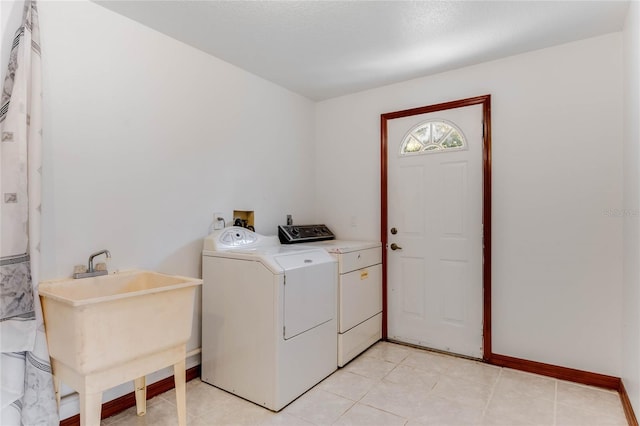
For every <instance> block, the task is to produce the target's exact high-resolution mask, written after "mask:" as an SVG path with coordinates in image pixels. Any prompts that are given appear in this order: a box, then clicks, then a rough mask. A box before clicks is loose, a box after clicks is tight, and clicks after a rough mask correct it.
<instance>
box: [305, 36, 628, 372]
mask: <svg viewBox="0 0 640 426" xmlns="http://www.w3.org/2000/svg"><path fill="white" fill-rule="evenodd" d="M621 67H622V52H621V35H620V34H611V35H606V36H602V37H598V38H594V39H589V40H584V41H580V42H576V43H571V44H567V45H562V46H558V47H553V48H549V49H544V50H540V51H535V52H531V53H527V54H523V55H519V56H513V57H510V58H506V59H503V60H498V61H494V62H490V63H485V64H481V65H477V66H473V67H468V68H464V69H460V70H457V71H452V72H447V73H443V74H440V75H435V76H431V77H425V78H420V79H416V80H411V81H407V82H404V83H400V84H395V85H390V86H386V87H382V88H378V89H374V90H369V91H365V92H361V93H358V94H354V95H350V96H344V97H341V98H335V99H330V100H327V101H324V102H320V103H318V104H317V107H316V132H317V133H316V134H317V148H316V151H317V152H316V175H317V177H316V179H317V194H316V195H317V203H318V213H317V214H318V217H320V218H323V220H324V221H325V222H326V223H327V225H328V226H329V227H331V228H332V229H333V230H334V231H335V232H336V233H337V234H338V236H340V237H341V238H379V237H380V235H379V234H380V230H379V223H380V222H379V221H380V214H379V210H380V183H379V180H380V166H379V163H380V160H379V159H380V149H379V145H380V130H379V129H380V114H381V113H385V112H391V111H397V110H401V109H406V108H411V107H418V106H423V105H430V104H434V103H439V102H444V101H449V100H455V99H462V98H467V97H472V96H477V95H484V94H491V95H492V126H493V131H492V136H493V159H492V160H493V162H492V167H493V188H492V190H493V222H492V237H493V253H492V256H493V258H492V260H493V262H492V268H493V283H492V285H493V330H492V331H493V352H494V353H499V354H504V355H510V356H514V357H519V358H525V359H529V360H534V361H539V362H545V363H550V364H556V365H561V366H566V367H572V368H577V369H581V370H587V371H593V372H598V373H604V374H611V375H614V376H619V375H620V364H621V360H620V358H621V356H620V346H621V343H622V341H621V314H620V308H621V306H622V300H621V294H622V290H621V280H622V272H621V271H622V263H621V258H622V220H621V219H620V218H619V217H611V216H610V215H608V213H609V212H611V211H612V210H610V209H620V208H621V203H622V193H621V188H622V131H621V126H622V68H621ZM614 213H615V212H614ZM354 224H355V226H353V225H354Z"/></svg>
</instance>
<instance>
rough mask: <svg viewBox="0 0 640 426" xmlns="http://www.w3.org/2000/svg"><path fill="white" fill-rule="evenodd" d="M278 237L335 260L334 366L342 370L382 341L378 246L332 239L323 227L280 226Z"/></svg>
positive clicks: (375, 242)
mask: <svg viewBox="0 0 640 426" xmlns="http://www.w3.org/2000/svg"><path fill="white" fill-rule="evenodd" d="M278 236H279V238H280V241H281V242H283V243H285V244H292V245H295V246H299V247H315V248H321V249H323V250H326V251H327V252H328V253H330V254H331V255H332V256H334V257H335V258H336V259H337V260H338V366H339V367H343V366H344V365H345V364H347V363H348V362H349V361H351V360H352V359H353V358H355V357H356V356H358V355H359V354H360V353H362V352H363V351H365V350H366V349H367V348H368V347H369V346H371V345H373V344H374V343H375V342H377V341H378V340H380V339H381V338H382V244H381V243H380V242H379V241H345V240H335V239H333V238H335V236H334V234H333V232H331V231H330V230H329V228H327V227H326V226H325V225H282V226H279V227H278Z"/></svg>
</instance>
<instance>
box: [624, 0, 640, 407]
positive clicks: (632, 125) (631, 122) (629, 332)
mask: <svg viewBox="0 0 640 426" xmlns="http://www.w3.org/2000/svg"><path fill="white" fill-rule="evenodd" d="M623 34H624V59H625V63H624V71H625V75H624V82H625V90H624V94H625V99H624V107H625V115H624V117H625V123H624V151H623V152H624V169H623V170H624V210H623V211H624V283H623V300H624V305H623V318H622V319H623V335H622V337H623V344H622V380H623V382H624V385H625V388H626V389H627V393H628V395H629V399H630V400H631V403H632V405H633V408H634V411H635V413H636V415H639V414H640V314H639V312H640V174H639V173H638V169H639V168H640V128H639V124H638V117H640V105H639V100H640V82H639V81H638V80H639V79H640V54H639V53H640V4H639V3H637V2H631V4H630V6H629V12H628V14H627V20H626V22H625V28H624V33H623Z"/></svg>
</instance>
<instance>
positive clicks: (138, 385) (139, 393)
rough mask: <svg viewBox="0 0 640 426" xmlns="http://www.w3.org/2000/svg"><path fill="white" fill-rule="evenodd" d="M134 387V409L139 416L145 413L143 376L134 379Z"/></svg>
mask: <svg viewBox="0 0 640 426" xmlns="http://www.w3.org/2000/svg"><path fill="white" fill-rule="evenodd" d="M133 383H134V386H135V389H136V411H137V413H138V415H139V416H144V415H145V414H146V413H147V381H146V378H145V376H142V377H138V378H137V379H135V380H134V382H133Z"/></svg>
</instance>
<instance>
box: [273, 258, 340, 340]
mask: <svg viewBox="0 0 640 426" xmlns="http://www.w3.org/2000/svg"><path fill="white" fill-rule="evenodd" d="M276 260H277V261H278V263H279V264H280V265H281V266H282V267H283V268H284V269H285V281H284V291H283V303H284V338H285V340H287V339H291V338H292V337H295V336H297V335H299V334H301V333H304V332H305V331H307V330H310V329H312V328H314V327H317V326H319V325H320V324H324V323H325V322H327V321H331V320H332V319H333V318H335V315H336V303H337V300H336V298H337V295H336V285H337V276H338V272H337V264H336V261H335V260H334V259H333V258H331V256H329V255H328V254H327V253H326V252H323V251H318V252H315V251H312V252H304V253H298V254H290V255H286V256H278V257H277V259H276Z"/></svg>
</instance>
